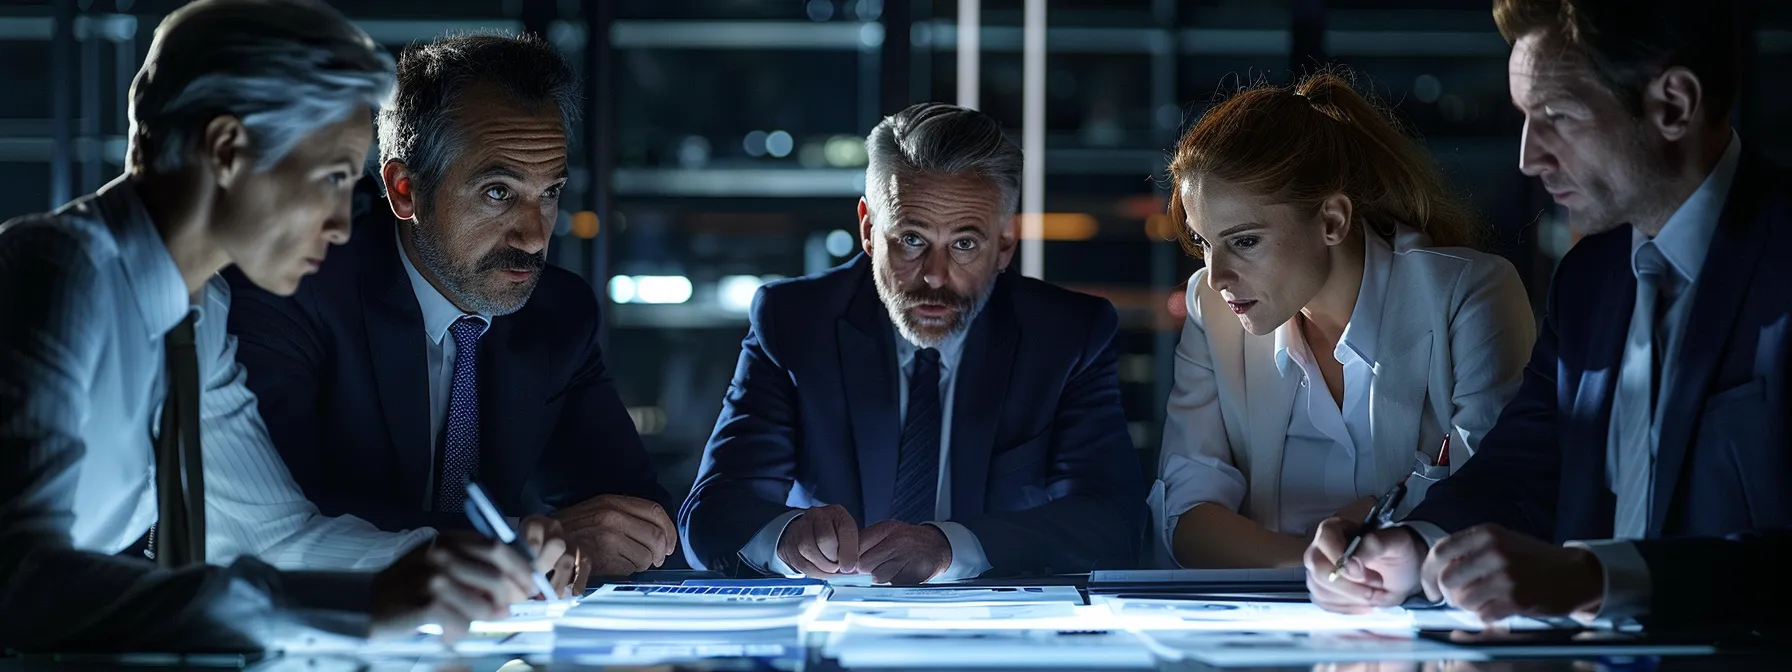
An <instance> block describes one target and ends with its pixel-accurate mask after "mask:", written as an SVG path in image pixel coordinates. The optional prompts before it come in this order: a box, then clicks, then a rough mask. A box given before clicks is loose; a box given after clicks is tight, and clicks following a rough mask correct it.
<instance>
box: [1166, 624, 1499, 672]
mask: <svg viewBox="0 0 1792 672" xmlns="http://www.w3.org/2000/svg"><path fill="white" fill-rule="evenodd" d="M1137 634H1138V635H1139V639H1140V640H1141V641H1143V642H1144V643H1145V645H1146V646H1147V647H1149V648H1150V649H1151V650H1152V652H1153V653H1155V654H1157V655H1158V656H1161V657H1163V658H1164V659H1165V660H1169V661H1180V660H1185V659H1192V660H1197V661H1200V662H1203V663H1206V664H1209V665H1215V666H1220V667H1234V666H1238V667H1259V666H1282V665H1311V664H1314V663H1329V662H1337V663H1348V662H1367V661H1376V662H1402V661H1428V660H1487V659H1488V656H1487V655H1486V654H1484V653H1481V652H1478V651H1474V650H1472V649H1465V648H1460V647H1454V646H1450V645H1448V644H1443V643H1440V642H1434V641H1430V640H1425V639H1417V638H1414V637H1413V636H1412V635H1410V634H1407V635H1389V634H1378V633H1370V632H1360V631H1358V632H1338V631H1333V632H1316V633H1306V632H1289V631H1268V632H1264V631H1256V632H1219V631H1203V630H1153V631H1145V632H1139V633H1137Z"/></svg>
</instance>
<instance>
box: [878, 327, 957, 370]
mask: <svg viewBox="0 0 1792 672" xmlns="http://www.w3.org/2000/svg"><path fill="white" fill-rule="evenodd" d="M890 328H891V329H895V328H896V327H895V326H894V325H891V327H890ZM968 333H970V330H969V329H966V330H963V331H960V332H958V333H956V334H953V335H951V336H948V337H946V340H944V341H942V342H940V344H939V345H937V346H934V349H935V350H938V351H940V370H941V371H947V370H951V369H955V368H958V354H959V353H960V352H963V351H964V337H965V334H968ZM919 350H920V348H919V347H917V346H916V345H915V344H913V343H910V342H908V339H906V338H903V337H902V332H901V331H897V332H896V365H897V366H899V367H901V369H902V370H903V371H907V370H908V365H909V364H910V363H912V362H914V361H915V352H917V351H919Z"/></svg>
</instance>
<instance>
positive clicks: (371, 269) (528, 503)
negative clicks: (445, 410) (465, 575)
mask: <svg viewBox="0 0 1792 672" xmlns="http://www.w3.org/2000/svg"><path fill="white" fill-rule="evenodd" d="M396 235H397V224H396V221H395V220H394V219H393V218H392V216H391V214H390V213H389V212H386V211H384V210H382V209H381V208H379V207H374V208H372V209H371V211H370V212H369V213H367V214H365V215H363V216H360V217H357V218H356V220H355V225H354V235H353V237H352V238H351V240H350V241H349V242H348V243H347V244H345V245H342V246H340V247H336V248H333V249H331V250H330V255H329V257H328V259H327V260H326V261H325V262H324V264H323V268H322V269H320V270H319V272H318V273H317V274H316V275H313V276H311V277H308V278H306V279H305V281H304V282H302V283H300V287H299V291H298V292H297V293H295V294H294V295H293V296H291V297H288V298H282V297H279V296H275V295H273V294H270V293H268V292H266V291H264V290H261V289H260V288H257V287H255V286H254V284H253V283H250V282H248V280H247V279H246V278H244V277H243V276H242V275H240V274H237V273H235V272H234V271H232V272H230V273H229V275H230V280H231V290H232V292H233V293H234V300H233V301H232V303H231V309H230V333H232V334H234V335H235V336H236V337H237V359H238V360H239V361H241V362H242V364H243V366H244V367H245V368H247V369H248V375H249V381H248V382H249V388H250V389H251V390H253V391H254V392H255V394H256V396H257V397H259V398H260V405H261V415H262V418H263V419H265V420H266V421H267V424H268V430H269V432H270V433H271V435H272V437H273V440H274V445H275V446H276V447H277V448H278V449H279V451H280V454H281V456H282V457H283V458H285V460H286V464H287V466H288V467H289V468H290V469H291V470H292V475H293V478H294V479H296V480H297V481H298V483H299V485H300V487H302V488H304V491H305V494H306V496H308V497H310V498H311V501H313V502H315V503H316V504H317V506H318V508H319V509H321V510H322V511H323V512H324V514H325V515H341V514H351V515H355V516H359V517H361V518H364V519H366V520H368V521H370V522H372V523H374V524H375V525H378V526H380V527H381V528H385V529H399V528H413V527H419V526H429V527H435V528H437V529H463V528H466V527H468V522H467V519H466V516H465V515H464V514H461V513H456V512H448V513H436V512H431V511H426V510H425V508H424V498H425V496H426V495H425V489H426V488H427V487H428V483H429V480H430V475H431V473H432V472H433V471H434V469H435V468H436V467H435V466H434V465H433V464H432V455H434V454H436V453H438V452H439V451H432V450H431V446H430V431H429V429H430V428H429V424H430V416H429V391H428V386H429V376H428V374H427V372H426V371H425V368H424V367H425V364H424V339H425V336H424V333H423V312H422V309H421V308H419V307H418V303H417V297H416V294H415V293H414V292H413V291H412V290H411V283H410V279H409V277H408V275H407V274H406V272H405V269H404V265H403V262H402V261H401V260H400V259H399V257H398V255H399V252H398V243H397V242H396V240H395V237H396ZM598 319H599V316H598V303H597V297H596V296H595V295H594V294H593V293H592V290H591V288H590V286H589V285H587V284H585V282H584V281H583V280H581V279H579V277H578V276H576V275H574V274H572V273H571V272H568V271H566V270H564V269H561V268H557V267H554V266H548V267H547V268H545V269H543V270H542V274H541V278H540V281H539V283H538V284H537V285H536V287H535V293H534V294H533V295H532V296H530V298H529V301H528V303H526V304H524V306H523V307H522V309H521V310H518V311H517V312H515V313H512V314H510V315H501V316H498V317H497V318H496V319H494V320H493V321H492V325H491V327H490V328H489V329H488V330H487V331H486V334H485V336H484V337H482V338H481V339H480V341H479V407H480V424H479V430H480V465H479V472H478V477H479V479H480V481H481V482H482V484H483V485H484V486H485V487H486V489H487V491H488V492H490V494H491V495H492V497H493V499H494V500H495V502H494V503H495V504H497V506H498V507H499V508H500V509H502V510H503V512H504V513H505V514H506V515H512V516H523V515H528V514H535V513H548V512H551V511H553V510H555V509H559V508H563V507H566V506H569V505H572V504H577V503H579V502H581V501H584V500H586V499H589V498H591V497H594V496H597V495H600V494H620V495H629V496H633V497H639V498H642V499H648V500H652V501H654V502H658V503H660V505H661V506H665V507H668V508H667V509H666V510H667V511H671V510H672V509H671V508H670V507H671V496H670V495H669V494H668V493H667V492H666V490H665V488H663V487H662V486H660V484H659V479H658V476H657V474H656V473H655V471H654V468H653V465H652V463H651V462H650V461H649V459H648V456H647V452H646V450H645V448H644V447H643V446H642V445H641V439H640V437H639V436H638V435H637V434H636V433H635V425H634V423H633V421H631V420H630V419H629V415H628V410H627V409H626V408H625V407H624V406H623V405H622V400H621V398H620V397H619V396H617V393H616V386H615V384H614V383H613V382H612V381H611V378H610V374H609V373H608V371H606V370H605V368H604V360H603V353H602V352H601V351H600V350H599V349H598Z"/></svg>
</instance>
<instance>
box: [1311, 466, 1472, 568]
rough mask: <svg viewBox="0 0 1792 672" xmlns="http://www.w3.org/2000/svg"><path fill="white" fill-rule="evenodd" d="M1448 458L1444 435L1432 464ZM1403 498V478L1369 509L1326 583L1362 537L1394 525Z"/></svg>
mask: <svg viewBox="0 0 1792 672" xmlns="http://www.w3.org/2000/svg"><path fill="white" fill-rule="evenodd" d="M1449 456H1450V436H1449V435H1448V434H1446V435H1444V445H1443V447H1442V448H1439V449H1438V451H1437V458H1436V459H1435V460H1434V464H1435V465H1436V466H1447V465H1448V464H1449V459H1450V457H1449ZM1419 464H1420V466H1423V465H1424V463H1423V462H1420V463H1419ZM1405 498H1406V479H1404V478H1403V479H1400V482H1398V483H1395V484H1394V487H1391V488H1388V491H1387V493H1386V494H1383V495H1382V496H1381V499H1379V500H1376V502H1375V506H1374V507H1373V508H1370V509H1369V515H1367V516H1364V517H1363V525H1362V527H1360V528H1358V529H1357V531H1356V536H1354V537H1351V538H1350V545H1349V546H1345V547H1344V554H1343V555H1340V556H1338V562H1337V563H1336V564H1334V565H1333V566H1332V571H1331V573H1330V574H1328V575H1326V577H1325V580H1326V581H1337V580H1338V574H1339V573H1341V572H1343V571H1344V564H1345V563H1347V562H1350V559H1351V558H1352V557H1355V556H1356V549H1357V547H1358V546H1361V545H1363V537H1367V536H1369V534H1370V533H1372V532H1375V531H1376V530H1380V529H1383V528H1386V527H1388V526H1391V525H1393V524H1394V511H1395V510H1396V509H1398V508H1400V500H1402V499H1405Z"/></svg>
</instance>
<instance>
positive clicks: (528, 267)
mask: <svg viewBox="0 0 1792 672" xmlns="http://www.w3.org/2000/svg"><path fill="white" fill-rule="evenodd" d="M546 265H548V257H547V255H546V254H544V253H542V252H534V253H530V252H524V251H522V250H519V249H516V248H514V247H506V248H504V249H501V250H493V251H491V252H490V253H488V254H486V255H485V256H484V257H481V258H480V259H479V266H478V267H476V268H475V269H474V270H475V272H478V273H484V272H486V271H496V270H500V269H506V270H518V271H539V270H541V269H542V267H543V266H546Z"/></svg>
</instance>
